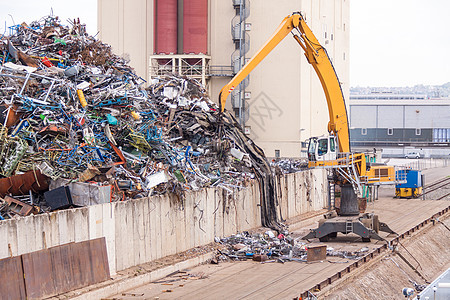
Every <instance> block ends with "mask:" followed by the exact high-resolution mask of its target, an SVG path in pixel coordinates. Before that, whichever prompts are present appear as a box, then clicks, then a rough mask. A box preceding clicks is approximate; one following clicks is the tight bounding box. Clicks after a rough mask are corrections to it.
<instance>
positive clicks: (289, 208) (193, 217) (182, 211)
mask: <svg viewBox="0 0 450 300" xmlns="http://www.w3.org/2000/svg"><path fill="white" fill-rule="evenodd" d="M277 183H278V184H277V188H278V191H279V199H278V201H279V211H280V213H281V216H282V217H283V218H285V219H287V218H292V217H295V216H298V215H300V214H303V213H306V212H310V211H315V210H320V209H322V208H323V207H325V206H326V204H327V178H326V172H325V170H309V171H304V172H299V173H294V174H287V175H281V176H280V177H279V178H277ZM259 201H260V193H259V187H258V184H257V182H256V181H253V182H250V183H249V184H248V186H246V187H245V188H244V189H241V190H239V191H238V190H236V191H235V192H234V193H232V194H229V193H227V192H226V191H224V190H222V189H213V188H208V189H203V190H200V191H197V192H189V193H186V196H185V199H183V200H181V199H178V197H177V196H176V195H163V196H155V197H149V198H143V199H136V200H130V201H125V202H114V203H105V204H99V205H93V206H88V207H83V208H76V209H68V210H61V211H57V212H52V213H48V214H40V215H34V216H29V217H24V218H18V219H10V220H5V221H1V222H0V238H1V240H2V242H1V243H0V259H1V258H5V257H10V256H17V255H21V254H24V253H29V252H33V251H37V250H41V249H45V248H48V247H53V246H58V245H61V244H65V243H70V242H81V241H85V240H91V239H94V238H99V237H105V238H106V246H107V251H108V259H109V267H110V271H111V274H115V273H116V272H117V271H120V270H124V269H126V268H129V267H132V266H135V265H138V264H141V263H145V262H149V261H152V260H155V259H158V258H161V257H164V256H167V255H171V254H175V253H178V252H182V251H185V250H188V249H190V248H193V247H196V246H201V245H205V244H208V243H210V242H212V241H214V237H215V236H219V237H222V236H228V235H231V234H234V233H236V232H238V231H244V230H249V229H251V228H255V227H260V226H261V215H260V208H259V205H260V203H259Z"/></svg>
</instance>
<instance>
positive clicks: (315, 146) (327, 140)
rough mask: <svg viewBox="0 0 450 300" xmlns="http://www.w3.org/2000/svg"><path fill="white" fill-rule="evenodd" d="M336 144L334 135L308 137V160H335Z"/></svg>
mask: <svg viewBox="0 0 450 300" xmlns="http://www.w3.org/2000/svg"><path fill="white" fill-rule="evenodd" d="M336 145H337V144H336V137H335V136H333V135H329V136H326V137H312V138H310V139H309V145H308V160H309V161H321V160H335V159H336V152H337V149H336V148H337V147H336Z"/></svg>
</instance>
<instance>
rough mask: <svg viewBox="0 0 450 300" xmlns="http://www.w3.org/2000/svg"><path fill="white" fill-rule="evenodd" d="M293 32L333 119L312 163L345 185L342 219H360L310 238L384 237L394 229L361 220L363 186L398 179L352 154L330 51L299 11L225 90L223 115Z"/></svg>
mask: <svg viewBox="0 0 450 300" xmlns="http://www.w3.org/2000/svg"><path fill="white" fill-rule="evenodd" d="M289 33H292V35H293V37H294V39H295V40H296V41H297V43H298V44H299V45H300V47H301V48H302V49H303V51H304V54H305V56H306V59H307V60H308V62H309V63H310V64H311V65H312V66H313V68H314V70H315V72H316V74H317V76H318V77H319V79H320V82H321V84H322V88H323V90H324V93H325V97H326V100H327V105H328V112H329V117H330V121H329V122H328V132H329V136H327V137H320V138H316V137H313V138H310V140H309V147H308V160H309V164H308V165H309V167H311V168H317V167H320V168H328V169H331V170H332V176H331V177H332V180H331V181H332V182H333V184H338V185H340V186H341V190H342V197H341V206H340V216H358V218H356V219H355V220H354V221H351V222H350V221H349V220H350V219H349V218H348V217H344V219H343V221H342V222H334V223H333V222H328V221H327V222H324V223H322V224H321V226H320V227H319V228H318V229H316V230H315V231H312V233H310V234H309V235H308V236H307V238H311V237H318V238H320V239H321V240H327V239H328V238H329V237H334V236H335V235H336V234H337V232H343V233H350V232H354V233H356V234H359V235H360V236H361V237H362V238H363V240H368V239H370V238H371V237H372V238H377V239H381V237H380V236H378V234H377V232H378V230H385V231H388V232H392V231H391V230H390V229H389V228H388V227H387V225H386V224H383V223H379V222H378V218H374V217H373V216H368V215H367V214H366V215H364V216H362V217H361V216H359V207H358V199H357V195H362V190H363V186H364V185H379V184H381V183H391V184H393V183H394V181H395V172H394V168H393V167H388V166H383V165H378V166H369V165H368V164H367V162H366V155H365V154H364V153H352V152H351V151H350V139H349V128H348V119H347V111H346V107H345V101H344V95H343V93H342V89H341V85H340V83H339V79H338V76H337V74H336V71H335V69H334V67H333V64H332V63H331V60H330V58H329V57H328V54H327V51H326V49H325V48H324V47H322V46H321V45H320V43H319V41H318V40H317V38H316V37H315V36H314V34H313V33H312V31H311V29H310V28H309V27H308V26H307V24H306V22H305V19H304V18H303V16H302V14H301V13H300V12H295V13H293V14H292V15H289V16H287V17H286V18H284V20H283V21H282V22H281V24H280V25H279V26H278V28H277V30H276V31H275V32H274V33H273V35H272V36H271V37H270V38H269V39H268V40H267V42H266V43H265V44H264V45H263V46H262V47H261V48H260V49H259V50H258V51H257V52H256V53H255V55H254V56H253V57H252V58H251V59H250V60H249V61H248V62H247V63H246V64H245V66H244V67H243V68H242V69H241V70H240V71H239V72H238V73H237V74H236V75H235V76H234V77H233V78H232V79H231V81H230V82H229V83H228V84H227V85H225V86H224V87H223V88H222V90H221V91H220V94H219V105H220V109H221V111H222V112H223V110H224V108H225V103H226V100H227V97H228V95H229V94H230V93H231V92H232V91H233V90H234V89H235V88H236V87H237V86H238V85H239V83H240V82H241V81H242V80H244V79H245V77H247V75H249V73H250V72H251V71H252V70H253V69H254V68H255V67H256V66H257V65H258V64H259V63H260V62H261V61H262V60H263V59H264V58H265V57H266V56H267V55H268V54H269V53H270V52H271V51H272V50H273V49H274V48H275V47H276V46H277V45H278V44H279V43H280V42H281V41H282V40H283V39H284V38H285V37H286V36H287V35H288V34H289ZM374 219H376V222H375V221H374ZM349 222H350V223H349ZM331 223H333V224H331ZM338 223H339V224H338ZM380 224H381V225H380Z"/></svg>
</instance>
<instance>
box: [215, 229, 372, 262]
mask: <svg viewBox="0 0 450 300" xmlns="http://www.w3.org/2000/svg"><path fill="white" fill-rule="evenodd" d="M215 241H216V242H217V243H220V244H222V245H223V246H224V247H223V248H222V249H218V255H217V261H223V260H229V259H230V260H247V259H253V260H256V261H261V262H266V263H268V262H280V263H284V262H288V261H297V262H307V261H309V260H308V258H307V256H308V248H313V247H314V246H324V247H326V256H332V257H340V258H345V259H355V260H356V259H359V258H361V257H362V256H364V255H366V254H367V252H368V251H369V248H368V247H362V248H361V249H358V250H354V251H347V250H335V249H334V248H332V247H327V246H326V245H324V244H317V245H315V244H306V243H305V242H303V241H302V240H301V237H294V236H292V235H290V234H289V233H288V232H287V231H284V232H283V233H279V234H278V235H276V234H275V233H274V232H273V231H271V230H268V231H265V232H259V233H258V232H254V233H249V232H248V231H244V232H242V233H237V234H234V235H232V236H229V237H224V238H218V237H216V238H215ZM323 260H325V258H323ZM341 263H342V261H341Z"/></svg>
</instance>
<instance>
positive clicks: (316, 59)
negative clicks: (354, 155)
mask: <svg viewBox="0 0 450 300" xmlns="http://www.w3.org/2000/svg"><path fill="white" fill-rule="evenodd" d="M294 29H295V30H296V31H297V32H296V34H294V32H293V30H294ZM289 33H292V34H293V37H294V39H295V40H296V41H297V42H298V44H299V45H300V47H301V48H302V49H303V51H304V52H305V56H306V59H307V60H308V62H309V63H310V64H311V65H312V66H313V68H314V70H315V71H316V73H317V76H318V77H319V79H320V82H321V84H322V87H323V90H324V92H325V97H326V99H327V105H328V112H329V117H330V121H329V123H328V132H330V133H331V134H333V135H335V136H336V137H337V139H338V145H339V151H340V152H350V139H349V131H348V121H347V110H346V107H345V101H344V95H343V93H342V90H341V85H340V83H339V80H338V77H337V74H336V72H335V70H334V67H333V65H332V63H331V61H330V59H329V57H328V54H327V52H326V49H325V48H324V47H322V46H321V45H320V43H319V41H318V40H317V38H316V37H315V36H314V34H313V33H312V31H311V29H310V28H309V27H308V25H306V22H305V19H304V18H303V16H302V15H301V13H298V12H297V13H293V14H292V15H289V16H287V17H286V18H284V20H283V21H282V22H281V24H280V25H279V26H278V28H277V30H275V32H274V33H273V34H272V36H271V37H270V38H269V40H267V42H266V43H265V44H264V45H263V46H262V47H261V48H260V49H259V50H258V51H257V52H256V53H255V55H253V57H252V58H251V59H250V60H249V61H248V62H247V63H246V64H245V66H244V67H243V68H242V69H241V70H240V71H239V72H238V73H237V74H236V75H235V76H234V77H233V79H231V81H230V82H229V83H228V84H227V85H225V86H224V87H223V88H222V90H221V91H220V94H219V105H220V109H221V111H223V110H224V109H225V103H226V101H227V97H228V95H229V94H230V93H231V92H232V91H233V90H234V89H235V88H236V87H237V86H238V85H239V83H241V81H242V80H244V78H245V77H247V75H248V74H250V72H251V71H252V70H253V69H254V68H255V67H256V66H257V65H258V64H259V63H260V62H261V61H262V60H263V59H264V58H265V57H266V56H267V55H268V54H269V53H270V52H271V51H272V50H273V49H274V48H275V47H276V46H277V45H278V44H279V43H280V42H281V41H282V40H283V39H284V38H285V37H286V36H287V35H288V34H289Z"/></svg>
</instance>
